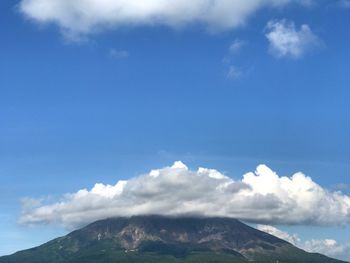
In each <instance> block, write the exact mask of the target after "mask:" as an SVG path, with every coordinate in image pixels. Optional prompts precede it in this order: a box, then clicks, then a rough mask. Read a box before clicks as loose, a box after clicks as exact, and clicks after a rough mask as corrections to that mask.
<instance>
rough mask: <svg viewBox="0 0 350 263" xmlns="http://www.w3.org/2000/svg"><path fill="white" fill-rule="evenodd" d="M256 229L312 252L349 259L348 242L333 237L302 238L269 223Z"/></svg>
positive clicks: (349, 248)
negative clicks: (339, 241) (341, 241)
mask: <svg viewBox="0 0 350 263" xmlns="http://www.w3.org/2000/svg"><path fill="white" fill-rule="evenodd" d="M257 229H259V230H261V231H264V232H266V233H269V234H271V235H274V236H277V237H279V238H281V239H284V240H286V241H288V242H290V243H291V244H293V245H295V246H297V247H299V248H301V249H304V250H306V251H308V252H312V253H321V254H323V255H327V256H330V257H335V258H339V259H343V260H350V243H349V244H339V243H338V242H337V241H336V240H334V239H331V238H330V239H311V240H302V239H301V238H299V236H298V235H297V234H289V233H288V232H285V231H282V230H280V229H278V228H276V227H273V226H269V225H257Z"/></svg>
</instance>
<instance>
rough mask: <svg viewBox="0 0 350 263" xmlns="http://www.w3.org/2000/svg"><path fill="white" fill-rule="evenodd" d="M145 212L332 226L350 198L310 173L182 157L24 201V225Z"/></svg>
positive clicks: (346, 212)
mask: <svg viewBox="0 0 350 263" xmlns="http://www.w3.org/2000/svg"><path fill="white" fill-rule="evenodd" d="M145 214H159V215H174V216H176V215H199V216H224V217H232V218H238V219H241V220H245V221H248V222H255V223H262V224H317V225H336V224H346V223H348V222H349V221H350V197H349V196H347V195H344V194H342V193H341V192H329V191H327V190H325V189H323V188H322V187H321V186H320V185H318V184H317V183H315V182H314V181H313V180H312V179H311V178H310V177H307V176H305V175H304V174H302V173H296V174H294V175H293V176H292V177H280V176H278V175H277V174H276V173H275V172H273V171H272V170H271V169H270V168H268V167H267V166H265V165H259V166H258V167H257V169H256V171H255V172H250V173H247V174H245V175H243V178H242V179H241V180H239V181H234V180H233V179H231V178H230V177H228V176H226V175H224V174H222V173H220V172H219V171H217V170H214V169H207V168H199V169H198V170H196V171H192V170H190V169H189V168H188V167H187V166H186V165H185V164H183V163H182V162H175V163H174V165H173V166H171V167H165V168H162V169H156V170H152V171H150V172H149V173H148V174H145V175H142V176H139V177H136V178H131V179H130V180H127V181H119V182H117V183H116V184H115V185H105V184H96V185H95V186H94V187H93V188H92V189H91V190H87V189H82V190H79V191H77V192H76V193H72V194H66V195H65V196H64V197H63V198H62V200H59V201H57V202H53V203H52V202H51V203H50V202H48V203H45V202H42V201H41V202H40V203H38V202H33V200H31V201H30V202H29V204H25V209H24V210H23V213H22V215H21V218H20V222H21V223H24V224H36V223H61V224H63V225H65V226H68V227H69V226H74V227H75V226H80V225H83V224H86V223H90V222H92V221H95V220H98V219H103V218H108V217H117V216H132V215H145Z"/></svg>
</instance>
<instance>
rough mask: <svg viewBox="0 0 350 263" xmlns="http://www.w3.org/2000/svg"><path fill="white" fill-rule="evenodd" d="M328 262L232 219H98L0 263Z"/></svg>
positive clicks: (321, 257)
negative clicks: (148, 262)
mask: <svg viewBox="0 0 350 263" xmlns="http://www.w3.org/2000/svg"><path fill="white" fill-rule="evenodd" d="M148 260H150V262H249V261H255V262H262V263H264V262H274V263H275V262H280V263H282V262H285V263H287V262H293V263H295V262H303V263H304V262H310V263H311V262H315V263H316V262H318V263H320V262H329V263H341V262H344V261H340V260H335V259H331V258H328V257H326V256H323V255H320V254H312V253H307V252H305V251H303V250H301V249H299V248H296V247H295V246H293V245H292V244H290V243H288V242H287V241H285V240H282V239H279V238H277V237H275V236H272V235H270V234H268V233H265V232H262V231H259V230H257V229H254V228H252V227H250V226H248V225H245V224H244V223H242V222H240V221H238V220H236V219H231V218H224V217H222V218H220V217H212V218H207V217H190V216H189V217H165V216H156V215H149V216H134V217H117V218H108V219H104V220H99V221H96V222H94V223H91V224H89V225H87V226H85V227H83V228H81V229H79V230H76V231H73V232H71V233H69V234H68V235H66V236H64V237H60V238H57V239H54V240H52V241H50V242H48V243H45V244H43V245H41V246H39V247H36V248H32V249H29V250H24V251H20V252H17V253H15V254H13V255H10V256H5V257H0V263H19V262H27V263H39V262H40V263H45V262H50V263H68V262H69V263H73V262H74V263H78V262H111V263H114V262H147V261H148Z"/></svg>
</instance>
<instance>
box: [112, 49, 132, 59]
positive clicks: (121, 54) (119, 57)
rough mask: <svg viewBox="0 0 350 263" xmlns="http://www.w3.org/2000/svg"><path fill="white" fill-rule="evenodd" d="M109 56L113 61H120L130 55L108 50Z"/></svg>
mask: <svg viewBox="0 0 350 263" xmlns="http://www.w3.org/2000/svg"><path fill="white" fill-rule="evenodd" d="M109 56H110V57H111V58H114V59H122V58H128V57H129V56H130V54H129V52H128V51H126V50H117V49H114V48H111V49H110V50H109Z"/></svg>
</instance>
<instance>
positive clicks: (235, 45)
mask: <svg viewBox="0 0 350 263" xmlns="http://www.w3.org/2000/svg"><path fill="white" fill-rule="evenodd" d="M244 45H245V42H244V41H243V40H240V39H236V40H234V41H233V42H232V43H231V45H230V47H229V53H230V54H237V53H238V52H239V51H240V50H241V49H242V48H243V46H244Z"/></svg>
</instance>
